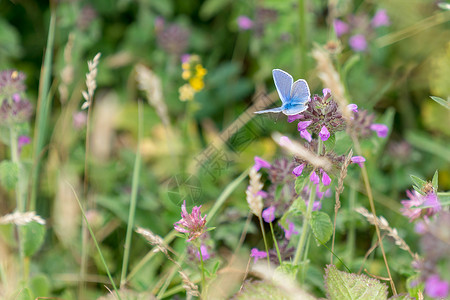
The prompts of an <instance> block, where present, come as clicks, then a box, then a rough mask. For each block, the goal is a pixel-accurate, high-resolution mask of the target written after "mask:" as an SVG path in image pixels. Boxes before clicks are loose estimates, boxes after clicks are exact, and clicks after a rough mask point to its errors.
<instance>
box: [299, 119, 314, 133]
mask: <svg viewBox="0 0 450 300" xmlns="http://www.w3.org/2000/svg"><path fill="white" fill-rule="evenodd" d="M311 123H312V121H300V122H298V124H297V129H298V131H300V132H302V131H303V130H305V129H306V128H308V126H309V125H311Z"/></svg>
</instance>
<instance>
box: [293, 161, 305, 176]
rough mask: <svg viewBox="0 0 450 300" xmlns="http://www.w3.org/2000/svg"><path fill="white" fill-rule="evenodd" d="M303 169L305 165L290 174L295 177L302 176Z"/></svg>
mask: <svg viewBox="0 0 450 300" xmlns="http://www.w3.org/2000/svg"><path fill="white" fill-rule="evenodd" d="M303 168H305V164H301V165H299V166H297V167H295V168H294V170H292V174H294V175H295V176H296V177H298V176H300V175H302V172H303Z"/></svg>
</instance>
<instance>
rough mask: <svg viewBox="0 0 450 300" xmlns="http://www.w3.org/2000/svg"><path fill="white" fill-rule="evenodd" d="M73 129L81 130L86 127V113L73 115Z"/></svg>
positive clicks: (81, 112) (80, 112)
mask: <svg viewBox="0 0 450 300" xmlns="http://www.w3.org/2000/svg"><path fill="white" fill-rule="evenodd" d="M72 118H73V127H74V128H75V129H81V128H83V127H84V126H85V125H86V122H87V114H86V112H84V111H79V112H76V113H74V114H73V117H72Z"/></svg>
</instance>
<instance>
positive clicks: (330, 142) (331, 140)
mask: <svg viewBox="0 0 450 300" xmlns="http://www.w3.org/2000/svg"><path fill="white" fill-rule="evenodd" d="M323 143H324V145H325V149H326V152H329V151H331V150H333V149H334V146H336V135H334V134H333V135H331V136H330V137H329V138H328V140H326V141H325V142H323Z"/></svg>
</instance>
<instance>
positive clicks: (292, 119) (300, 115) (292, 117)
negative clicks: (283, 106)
mask: <svg viewBox="0 0 450 300" xmlns="http://www.w3.org/2000/svg"><path fill="white" fill-rule="evenodd" d="M301 118H303V115H302V114H297V115H290V116H288V122H289V123H292V122H294V121H295V120H299V119H301Z"/></svg>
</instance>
